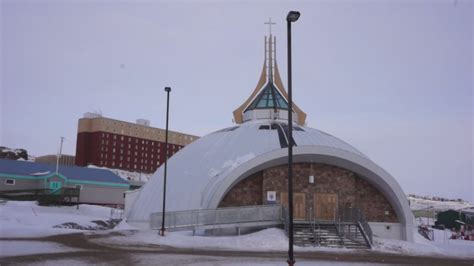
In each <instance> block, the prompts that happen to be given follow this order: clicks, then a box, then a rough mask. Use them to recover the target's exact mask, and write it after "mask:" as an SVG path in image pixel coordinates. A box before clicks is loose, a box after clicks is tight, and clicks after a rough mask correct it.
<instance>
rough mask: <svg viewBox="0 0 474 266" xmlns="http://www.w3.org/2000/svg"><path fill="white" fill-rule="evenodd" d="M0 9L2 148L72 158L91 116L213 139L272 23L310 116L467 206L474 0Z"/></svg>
mask: <svg viewBox="0 0 474 266" xmlns="http://www.w3.org/2000/svg"><path fill="white" fill-rule="evenodd" d="M0 2H1V67H2V69H1V75H2V76H1V92H0V145H1V146H8V147H11V148H25V149H27V150H28V151H29V153H30V154H32V155H35V156H39V155H44V154H54V153H56V152H57V150H58V146H59V138H60V136H65V137H66V142H65V143H64V149H63V150H64V152H65V153H67V154H75V144H76V134H77V121H78V119H79V118H81V117H82V116H83V114H84V113H85V112H93V111H100V112H102V113H103V115H104V116H106V117H111V118H115V119H119V120H125V121H129V122H134V121H135V120H136V119H137V118H145V119H149V120H151V124H152V126H155V127H162V128H164V125H165V121H164V120H165V110H166V109H165V108H166V106H165V104H166V98H165V96H166V94H165V92H164V91H163V87H165V86H171V87H172V89H173V91H172V93H171V108H170V129H172V130H177V131H183V132H186V133H190V134H195V135H199V136H204V135H206V134H207V133H210V132H212V131H214V130H217V129H220V128H224V127H228V126H231V125H232V111H233V110H234V109H235V108H236V107H238V106H239V105H240V104H241V103H242V102H243V101H244V100H245V99H246V98H247V97H248V95H249V94H250V93H251V92H252V90H253V89H254V88H255V85H256V84H257V81H258V78H259V74H260V71H261V67H262V63H263V37H264V35H265V34H267V32H268V28H267V27H266V26H265V25H264V24H263V23H264V22H265V21H267V20H268V18H269V17H272V20H273V21H275V22H276V23H277V24H276V25H275V26H274V28H273V32H274V33H275V35H276V36H277V61H278V63H279V66H280V69H281V72H282V73H281V74H282V77H283V80H284V83H285V84H286V82H287V81H286V41H285V39H286V25H285V20H284V19H285V16H286V13H287V12H288V11H289V10H292V9H293V10H299V11H301V13H302V15H301V18H300V20H299V21H298V22H297V23H295V24H294V25H293V71H294V73H293V88H294V96H293V99H294V101H295V103H296V104H298V105H299V106H300V107H301V108H302V109H303V110H304V111H305V112H306V113H307V114H308V119H307V124H308V126H310V127H314V128H318V129H321V130H323V131H326V132H328V133H330V134H332V135H334V136H337V137H339V138H341V139H343V140H345V141H347V142H349V143H350V144H352V145H353V146H355V147H356V148H358V149H359V150H361V151H362V152H363V153H365V154H366V155H367V156H368V157H370V158H371V159H372V160H373V161H375V162H376V163H378V164H379V165H380V166H382V167H383V168H385V169H386V170H387V171H388V172H389V173H391V174H392V175H393V176H394V177H395V178H396V179H397V180H398V182H399V183H400V184H401V186H402V188H403V189H404V191H405V192H406V193H418V194H427V195H438V196H446V197H451V198H464V199H469V200H471V201H474V195H473V191H474V181H473V149H474V146H473V143H474V137H473V120H474V118H473V113H474V98H473V97H474V96H473V75H474V73H473V35H474V32H473V14H474V7H473V1H469V0H430V1H312V2H309V1H306V2H295V1H291V2H289V1H285V2H278V1H260V2H256V1H231V2H229V3H226V4H224V3H222V2H215V1H192V2H183V1H179V2H176V1H128V2H125V1H124V2H120V3H117V2H116V1H105V0H104V1H59V0H58V1H22V0H16V1H6V0H0Z"/></svg>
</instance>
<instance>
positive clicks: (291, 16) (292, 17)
mask: <svg viewBox="0 0 474 266" xmlns="http://www.w3.org/2000/svg"><path fill="white" fill-rule="evenodd" d="M300 15H301V14H300V12H299V11H290V12H288V15H286V21H288V22H295V21H297V20H298V19H299V18H300Z"/></svg>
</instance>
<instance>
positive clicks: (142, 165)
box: [75, 113, 198, 173]
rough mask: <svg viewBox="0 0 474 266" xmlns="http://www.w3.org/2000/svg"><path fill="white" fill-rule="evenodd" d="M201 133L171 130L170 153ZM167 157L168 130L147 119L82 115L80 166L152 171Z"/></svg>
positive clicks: (77, 157) (79, 142)
mask: <svg viewBox="0 0 474 266" xmlns="http://www.w3.org/2000/svg"><path fill="white" fill-rule="evenodd" d="M197 138H198V137H196V136H193V135H188V134H184V133H180V132H174V131H168V154H169V156H170V157H171V156H172V155H173V154H174V153H176V152H178V151H179V150H180V149H182V148H183V147H184V146H186V145H187V144H189V143H191V142H193V141H194V140H196V139H197ZM164 159H165V130H164V129H160V128H153V127H150V126H149V122H148V121H146V120H137V123H129V122H125V121H119V120H115V119H110V118H106V117H102V116H100V115H97V114H91V113H86V114H85V116H84V118H81V119H79V123H78V131H77V144H76V160H75V163H76V165H78V166H87V165H96V166H101V167H108V168H116V169H123V170H128V171H135V172H142V173H153V172H155V170H156V169H157V168H158V167H159V166H160V165H161V164H162V163H163V162H164Z"/></svg>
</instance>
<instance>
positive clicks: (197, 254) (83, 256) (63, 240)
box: [0, 232, 474, 266]
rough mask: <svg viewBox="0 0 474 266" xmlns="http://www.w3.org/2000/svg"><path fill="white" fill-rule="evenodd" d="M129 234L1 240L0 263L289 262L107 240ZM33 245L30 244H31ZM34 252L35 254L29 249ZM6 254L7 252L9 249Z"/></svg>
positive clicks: (417, 260) (374, 257) (322, 260)
mask: <svg viewBox="0 0 474 266" xmlns="http://www.w3.org/2000/svg"><path fill="white" fill-rule="evenodd" d="M129 234H130V232H128V233H126V232H107V233H105V232H104V233H88V234H83V233H75V234H64V235H55V236H48V237H41V238H1V239H0V241H1V243H2V246H1V248H2V249H4V248H19V249H24V250H25V251H24V253H23V254H22V252H21V250H19V251H18V253H16V254H15V255H13V256H12V253H9V254H10V255H8V256H6V257H2V258H0V265H85V264H95V265H97V264H98V265H193V266H197V265H234V266H238V265H286V263H285V260H286V257H287V255H286V253H285V252H281V251H278V252H265V251H259V252H250V251H231V250H199V249H177V248H172V247H167V246H160V245H156V244H143V243H142V244H139V243H132V244H131V243H127V244H125V243H121V242H115V241H114V242H111V243H115V244H104V243H107V239H111V238H117V237H128V235H129ZM28 247H30V248H28ZM38 247H41V248H38ZM29 249H31V250H34V252H31V250H30V251H29ZM7 253H8V252H7ZM295 257H296V259H297V261H298V263H297V265H403V264H412V265H473V264H474V260H472V259H456V258H446V257H433V256H431V257H426V256H408V255H401V254H387V253H381V252H377V251H370V250H367V251H359V252H357V253H355V252H341V253H338V252H324V251H316V252H296V253H295Z"/></svg>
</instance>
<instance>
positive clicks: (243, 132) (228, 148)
mask: <svg viewBox="0 0 474 266" xmlns="http://www.w3.org/2000/svg"><path fill="white" fill-rule="evenodd" d="M286 122H287V121H285V123H284V122H283V121H275V120H254V121H249V122H246V123H243V124H241V125H239V126H233V127H228V128H224V129H222V130H218V131H215V132H213V133H210V134H208V135H206V136H204V137H202V138H199V139H198V140H196V141H194V142H193V143H191V144H189V145H187V146H186V147H185V148H183V149H182V150H180V151H179V152H177V153H176V154H174V155H173V157H171V158H170V159H169V160H168V173H167V195H174V196H169V197H172V198H175V197H179V198H180V200H169V201H168V200H167V203H166V205H167V207H166V209H167V210H169V211H178V210H191V209H202V208H209V207H210V206H209V205H208V204H209V200H210V197H212V195H213V193H214V192H215V189H217V186H218V185H219V183H220V182H222V181H224V180H225V179H226V177H227V176H228V175H229V174H230V173H231V172H232V171H233V170H235V169H237V168H238V167H239V166H241V165H242V164H245V163H247V162H248V161H251V160H254V159H258V158H259V157H265V155H266V154H269V153H271V152H274V151H286V150H287V149H285V148H286V147H288V138H287V124H286ZM293 139H294V141H295V147H294V149H295V151H296V148H297V147H305V146H308V147H309V146H310V147H312V148H318V147H320V148H324V147H325V148H330V149H336V150H339V151H341V152H344V153H348V154H351V155H353V156H356V157H362V158H365V159H368V158H367V157H366V156H365V155H364V154H362V153H361V152H360V151H358V150H357V149H356V148H354V147H352V146H351V145H349V144H347V143H346V142H344V141H342V140H341V139H338V138H336V137H334V136H332V135H330V134H328V133H325V132H323V131H320V130H317V129H313V128H309V127H304V126H298V125H294V130H293ZM162 187H163V167H160V168H159V169H158V171H157V172H156V173H155V174H154V176H153V177H152V178H151V180H150V181H148V183H147V184H146V185H145V186H144V187H142V188H141V192H140V195H139V196H138V198H137V200H136V201H135V206H137V207H138V206H140V208H132V210H131V212H130V216H129V219H133V220H140V219H146V218H147V217H148V216H149V214H150V213H152V212H160V211H161V208H162V205H161V204H162V203H160V202H162V197H163V196H162V191H161V188H162Z"/></svg>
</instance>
